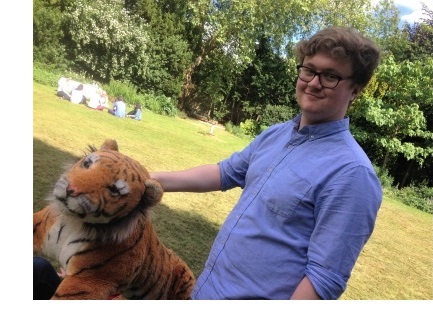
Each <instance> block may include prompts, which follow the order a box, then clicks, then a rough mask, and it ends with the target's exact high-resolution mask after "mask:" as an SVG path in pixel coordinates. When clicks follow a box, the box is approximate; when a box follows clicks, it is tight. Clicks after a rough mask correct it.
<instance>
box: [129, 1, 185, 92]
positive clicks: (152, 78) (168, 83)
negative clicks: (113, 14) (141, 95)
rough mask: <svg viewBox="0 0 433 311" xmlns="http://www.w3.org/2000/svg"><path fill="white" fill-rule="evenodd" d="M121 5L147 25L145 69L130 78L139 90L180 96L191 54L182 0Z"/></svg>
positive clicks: (132, 2) (134, 2)
mask: <svg viewBox="0 0 433 311" xmlns="http://www.w3.org/2000/svg"><path fill="white" fill-rule="evenodd" d="M125 6H126V8H127V9H128V11H129V12H130V14H134V15H137V16H140V17H141V18H142V20H143V21H145V22H146V23H147V24H148V34H149V40H148V42H147V46H146V54H147V55H148V71H147V74H146V75H143V76H141V77H137V78H136V80H134V84H136V85H137V86H138V87H139V88H140V89H144V90H147V91H149V90H151V92H152V93H155V94H157V95H165V96H168V97H171V98H172V99H173V100H177V98H178V97H179V96H180V95H181V87H182V82H183V74H184V71H185V69H186V67H187V65H188V64H189V63H190V62H191V58H192V53H191V51H190V50H189V46H188V42H187V40H186V39H185V10H186V1H174V0H165V1H153V0H127V1H125Z"/></svg>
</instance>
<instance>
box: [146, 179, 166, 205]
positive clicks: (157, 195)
mask: <svg viewBox="0 0 433 311" xmlns="http://www.w3.org/2000/svg"><path fill="white" fill-rule="evenodd" d="M144 184H145V185H146V190H144V194H143V197H142V200H143V201H145V202H146V205H147V206H153V205H155V204H156V203H158V202H159V201H161V199H162V195H163V193H164V190H163V189H162V186H161V184H160V183H159V182H157V181H156V180H155V179H148V180H146V182H145V183H144Z"/></svg>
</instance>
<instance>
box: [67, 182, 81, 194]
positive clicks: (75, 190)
mask: <svg viewBox="0 0 433 311" xmlns="http://www.w3.org/2000/svg"><path fill="white" fill-rule="evenodd" d="M66 193H67V194H68V195H70V196H71V197H76V196H78V195H79V194H80V193H81V192H80V191H79V190H78V188H77V187H74V186H73V185H69V186H68V187H67V188H66Z"/></svg>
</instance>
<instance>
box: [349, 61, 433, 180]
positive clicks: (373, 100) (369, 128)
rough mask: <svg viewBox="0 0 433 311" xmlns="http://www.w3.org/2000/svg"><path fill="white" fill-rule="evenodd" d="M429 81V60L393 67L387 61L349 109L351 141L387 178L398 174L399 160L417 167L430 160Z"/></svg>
mask: <svg viewBox="0 0 433 311" xmlns="http://www.w3.org/2000/svg"><path fill="white" fill-rule="evenodd" d="M432 77H433V58H425V59H424V61H423V62H420V61H414V62H411V61H404V62H400V63H396V62H395V60H394V58H393V56H392V55H388V56H387V57H386V58H385V59H384V60H383V62H382V64H381V65H380V66H379V68H378V70H377V73H376V75H375V77H374V79H373V80H372V81H371V83H370V84H369V85H368V87H367V89H366V90H365V92H364V94H362V95H361V97H360V98H359V99H358V100H357V101H356V102H355V103H354V105H352V107H351V108H350V115H351V116H352V121H353V122H354V125H355V130H354V135H355V137H356V138H357V139H358V140H359V141H360V142H361V143H362V144H363V146H364V147H365V148H366V151H367V154H369V155H370V157H373V158H374V159H375V162H376V163H377V164H379V163H380V166H381V167H383V168H388V169H389V171H390V173H391V174H392V175H393V176H396V174H399V172H398V171H401V168H398V167H397V166H396V165H395V164H396V163H397V161H398V159H399V158H400V157H403V158H404V159H406V162H407V163H409V161H411V160H414V161H415V162H416V163H417V165H418V167H422V165H423V164H424V163H425V162H426V160H427V159H429V158H431V157H433V147H432V146H433V128H431V126H432V124H433V118H432V114H431V111H432V109H433V106H432V105H433V79H432ZM428 124H430V127H429V126H428ZM407 163H406V165H405V166H408V165H407ZM400 164H401V163H400ZM403 165H404V164H403ZM391 168H393V169H391ZM430 182H431V181H430Z"/></svg>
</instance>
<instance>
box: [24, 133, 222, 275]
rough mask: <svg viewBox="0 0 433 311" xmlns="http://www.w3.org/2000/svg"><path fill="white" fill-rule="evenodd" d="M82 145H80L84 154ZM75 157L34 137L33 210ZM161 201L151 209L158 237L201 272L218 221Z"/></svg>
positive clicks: (42, 205) (44, 204)
mask: <svg viewBox="0 0 433 311" xmlns="http://www.w3.org/2000/svg"><path fill="white" fill-rule="evenodd" d="M84 150H85V146H83V154H84ZM77 160H78V158H77V157H76V156H75V155H73V154H71V153H68V152H64V151H62V150H59V149H57V148H54V147H52V146H50V145H47V144H46V143H44V142H42V141H41V140H39V139H35V138H34V139H33V212H36V211H38V210H40V209H42V208H43V207H45V206H46V204H47V201H46V198H47V196H48V195H49V194H50V193H51V191H52V189H53V186H54V184H55V182H56V181H57V180H58V178H59V177H60V175H61V174H62V173H63V172H64V170H65V168H66V166H67V165H68V164H71V163H74V162H76V161H77ZM163 201H164V198H163V199H162V203H160V204H159V205H157V206H155V207H153V208H152V209H151V214H150V215H151V217H152V222H153V224H154V226H155V230H156V231H157V234H158V236H159V237H160V239H161V241H162V242H163V243H164V244H165V245H166V246H167V247H169V248H171V249H172V250H173V251H175V252H176V253H177V254H178V255H179V256H180V257H181V258H182V259H183V260H184V261H185V262H186V263H187V264H188V265H189V266H190V268H191V269H192V270H193V272H194V274H195V275H196V277H198V275H199V274H200V273H201V271H202V269H203V267H204V263H205V261H206V259H207V256H208V254H209V250H210V247H211V245H212V242H213V240H214V238H215V236H216V234H217V232H218V228H219V227H218V225H217V224H215V223H212V222H210V221H208V220H207V219H205V218H204V217H203V216H201V215H198V214H196V213H194V212H189V211H179V210H176V209H174V208H171V207H170V206H167V205H165V204H164V202H163Z"/></svg>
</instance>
